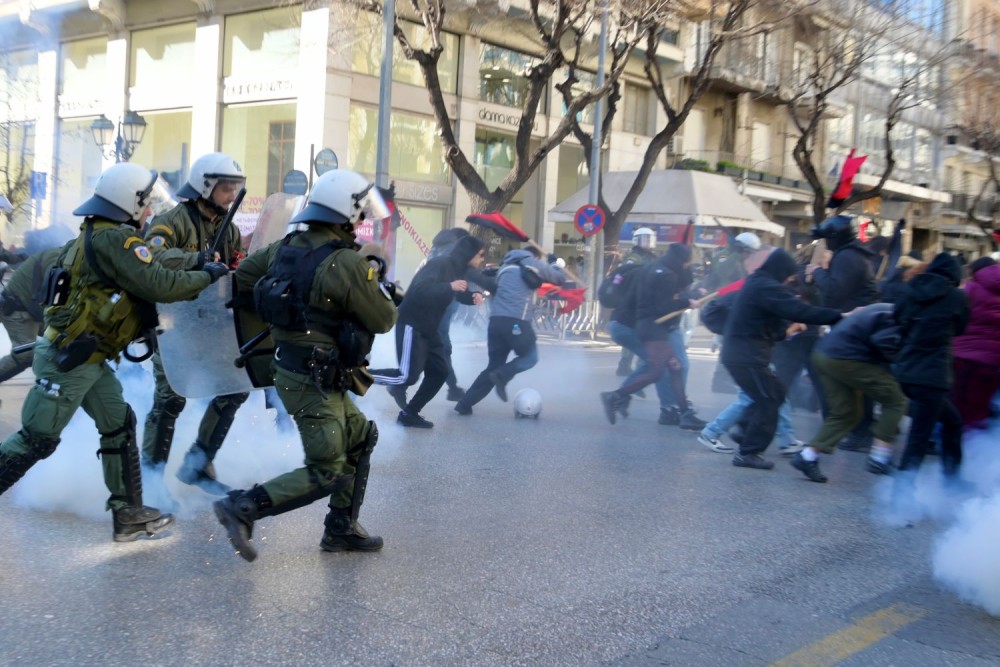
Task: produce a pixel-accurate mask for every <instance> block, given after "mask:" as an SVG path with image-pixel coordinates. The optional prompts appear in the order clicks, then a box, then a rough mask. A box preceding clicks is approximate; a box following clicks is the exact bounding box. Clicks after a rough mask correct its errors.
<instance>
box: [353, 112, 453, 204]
mask: <svg viewBox="0 0 1000 667" xmlns="http://www.w3.org/2000/svg"><path fill="white" fill-rule="evenodd" d="M389 129H390V145H389V174H390V176H394V177H396V178H400V179H405V180H408V181H429V182H432V183H441V184H443V185H447V184H449V183H450V182H451V172H450V170H449V169H448V165H447V164H446V163H445V161H444V149H443V148H442V147H441V140H440V138H439V137H438V130H437V122H436V121H435V120H434V119H433V118H428V117H424V116H415V115H413V114H406V113H400V112H398V111H393V112H392V116H391V117H390V119H389ZM348 133H349V137H348V147H347V155H348V163H349V164H350V165H351V169H354V170H355V171H359V172H364V173H369V174H374V173H375V160H376V151H377V149H378V109H375V108H372V107H366V106H361V105H358V104H352V105H351V120H350V127H349V129H348Z"/></svg>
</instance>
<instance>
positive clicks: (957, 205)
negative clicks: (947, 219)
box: [941, 192, 1000, 222]
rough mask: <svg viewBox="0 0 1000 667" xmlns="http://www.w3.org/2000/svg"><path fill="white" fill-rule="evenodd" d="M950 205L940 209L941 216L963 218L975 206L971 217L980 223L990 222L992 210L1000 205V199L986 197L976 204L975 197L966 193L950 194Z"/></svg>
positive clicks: (992, 196)
mask: <svg viewBox="0 0 1000 667" xmlns="http://www.w3.org/2000/svg"><path fill="white" fill-rule="evenodd" d="M950 194H951V203H950V204H945V205H944V206H943V207H942V210H941V213H942V214H945V215H947V214H949V213H951V214H958V215H962V216H965V215H967V214H968V211H969V208H971V207H972V205H973V204H975V205H976V208H975V210H974V211H973V215H974V216H975V217H976V219H977V220H980V221H982V222H992V220H993V209H994V207H996V206H997V205H998V204H1000V199H998V198H997V196H996V195H987V196H985V197H983V198H982V199H980V200H979V202H978V203H977V202H976V195H973V194H969V193H966V192H950Z"/></svg>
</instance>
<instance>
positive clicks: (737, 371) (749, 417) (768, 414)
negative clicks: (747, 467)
mask: <svg viewBox="0 0 1000 667" xmlns="http://www.w3.org/2000/svg"><path fill="white" fill-rule="evenodd" d="M726 370H727V371H729V374H730V375H732V376H733V380H735V381H736V384H738V385H739V387H740V389H742V390H743V391H745V392H746V393H747V395H748V396H749V397H750V398H751V399H753V403H752V404H751V405H750V407H748V408H747V409H746V411H745V412H744V413H743V417H742V419H740V421H741V422H742V423H743V424H744V428H743V440H742V442H741V443H740V454H742V455H744V456H746V455H750V454H760V453H761V452H763V451H764V450H765V449H767V446H768V445H769V444H771V440H773V439H774V432H775V431H776V430H777V428H778V409H779V408H780V407H781V404H782V403H783V402H784V400H785V386H784V385H783V384H781V381H780V380H779V379H778V378H777V376H775V374H774V373H773V372H772V371H771V369H770V368H769V367H767V366H743V365H740V366H737V365H729V364H726Z"/></svg>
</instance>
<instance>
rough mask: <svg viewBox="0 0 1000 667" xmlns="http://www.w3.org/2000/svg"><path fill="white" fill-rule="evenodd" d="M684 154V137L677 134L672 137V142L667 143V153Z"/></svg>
mask: <svg viewBox="0 0 1000 667" xmlns="http://www.w3.org/2000/svg"><path fill="white" fill-rule="evenodd" d="M683 154H684V137H682V136H680V135H678V134H675V135H674V136H672V137H670V143H669V144H667V155H683Z"/></svg>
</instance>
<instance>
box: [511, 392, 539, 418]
mask: <svg viewBox="0 0 1000 667" xmlns="http://www.w3.org/2000/svg"><path fill="white" fill-rule="evenodd" d="M540 414H542V395H541V394H539V393H538V392H537V391H535V390H534V389H522V390H521V391H519V392H517V394H515V395H514V417H516V418H522V417H523V418H528V417H531V418H534V419H537V418H538V415H540Z"/></svg>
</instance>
